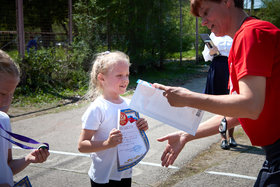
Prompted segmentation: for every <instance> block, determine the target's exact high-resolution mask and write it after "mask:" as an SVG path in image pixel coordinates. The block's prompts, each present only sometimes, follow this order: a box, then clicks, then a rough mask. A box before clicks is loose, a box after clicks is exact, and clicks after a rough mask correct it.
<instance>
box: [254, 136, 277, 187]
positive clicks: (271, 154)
mask: <svg viewBox="0 0 280 187" xmlns="http://www.w3.org/2000/svg"><path fill="white" fill-rule="evenodd" d="M263 149H264V152H265V155H266V160H265V162H264V164H263V167H262V169H261V170H260V172H259V175H258V178H257V180H256V183H255V185H254V187H264V186H265V187H279V186H280V139H279V140H277V141H276V142H275V143H274V144H272V145H268V146H265V147H263Z"/></svg>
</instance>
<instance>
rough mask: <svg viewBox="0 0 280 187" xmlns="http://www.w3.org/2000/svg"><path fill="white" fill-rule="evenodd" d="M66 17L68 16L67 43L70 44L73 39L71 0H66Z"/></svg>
mask: <svg viewBox="0 0 280 187" xmlns="http://www.w3.org/2000/svg"><path fill="white" fill-rule="evenodd" d="M68 18H69V23H68V24H69V33H68V37H69V45H71V44H72V41H73V35H72V27H73V26H72V0H68Z"/></svg>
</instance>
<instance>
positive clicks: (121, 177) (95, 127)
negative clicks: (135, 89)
mask: <svg viewBox="0 0 280 187" xmlns="http://www.w3.org/2000/svg"><path fill="white" fill-rule="evenodd" d="M129 66H130V62H129V57H128V56H127V55H126V54H124V53H123V52H120V51H115V52H104V53H100V54H98V55H97V56H96V58H95V60H94V62H93V67H92V71H91V74H90V89H89V96H90V97H91V98H92V97H94V96H97V98H96V99H95V100H94V101H93V102H92V103H91V104H90V106H89V107H88V109H87V110H86V112H85V113H84V114H83V116H82V131H81V134H80V138H79V145H78V149H79V151H80V152H82V153H91V158H92V164H91V167H90V169H89V172H88V174H89V177H90V179H91V186H131V177H132V169H128V170H125V171H122V172H119V171H118V169H117V145H118V144H120V143H122V134H121V131H120V130H117V124H118V109H126V108H128V100H127V99H125V98H123V97H121V96H120V95H121V94H124V93H125V92H126V88H127V86H128V84H129ZM136 124H137V127H138V128H139V129H141V130H147V129H148V123H147V121H146V120H145V119H143V118H140V119H138V120H137V121H136Z"/></svg>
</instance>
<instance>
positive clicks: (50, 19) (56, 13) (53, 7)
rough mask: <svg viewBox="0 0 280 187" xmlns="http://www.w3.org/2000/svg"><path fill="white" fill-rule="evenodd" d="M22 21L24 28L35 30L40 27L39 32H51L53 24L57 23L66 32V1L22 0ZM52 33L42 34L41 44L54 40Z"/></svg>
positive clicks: (44, 44) (45, 45)
mask: <svg viewBox="0 0 280 187" xmlns="http://www.w3.org/2000/svg"><path fill="white" fill-rule="evenodd" d="M23 8H24V10H23V12H24V22H25V25H26V26H25V27H26V29H27V28H29V29H32V30H35V29H36V28H40V31H41V32H46V33H52V32H53V24H54V23H57V24H59V25H61V26H62V28H64V31H65V32H66V33H68V30H67V27H66V23H67V18H68V15H67V13H68V1H65V0H48V1H40V0H24V1H23ZM54 40H55V38H54V35H49V34H42V41H43V46H44V47H48V46H50V41H54Z"/></svg>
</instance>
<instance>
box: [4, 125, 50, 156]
mask: <svg viewBox="0 0 280 187" xmlns="http://www.w3.org/2000/svg"><path fill="white" fill-rule="evenodd" d="M0 128H1V129H3V130H4V131H5V132H6V133H7V134H9V135H10V136H12V137H13V138H15V139H17V140H20V141H22V142H26V143H31V144H45V145H46V149H47V150H49V144H48V143H41V142H37V141H36V140H33V139H31V138H28V137H26V136H22V135H20V134H15V133H12V132H9V131H6V130H5V129H4V128H3V126H2V125H1V123H0ZM0 136H1V137H3V138H5V139H6V140H8V141H9V142H11V143H13V144H15V145H17V146H19V147H21V148H23V149H37V148H34V147H30V146H27V145H24V144H21V143H19V142H16V141H14V140H11V139H9V138H6V137H4V136H2V135H0Z"/></svg>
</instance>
